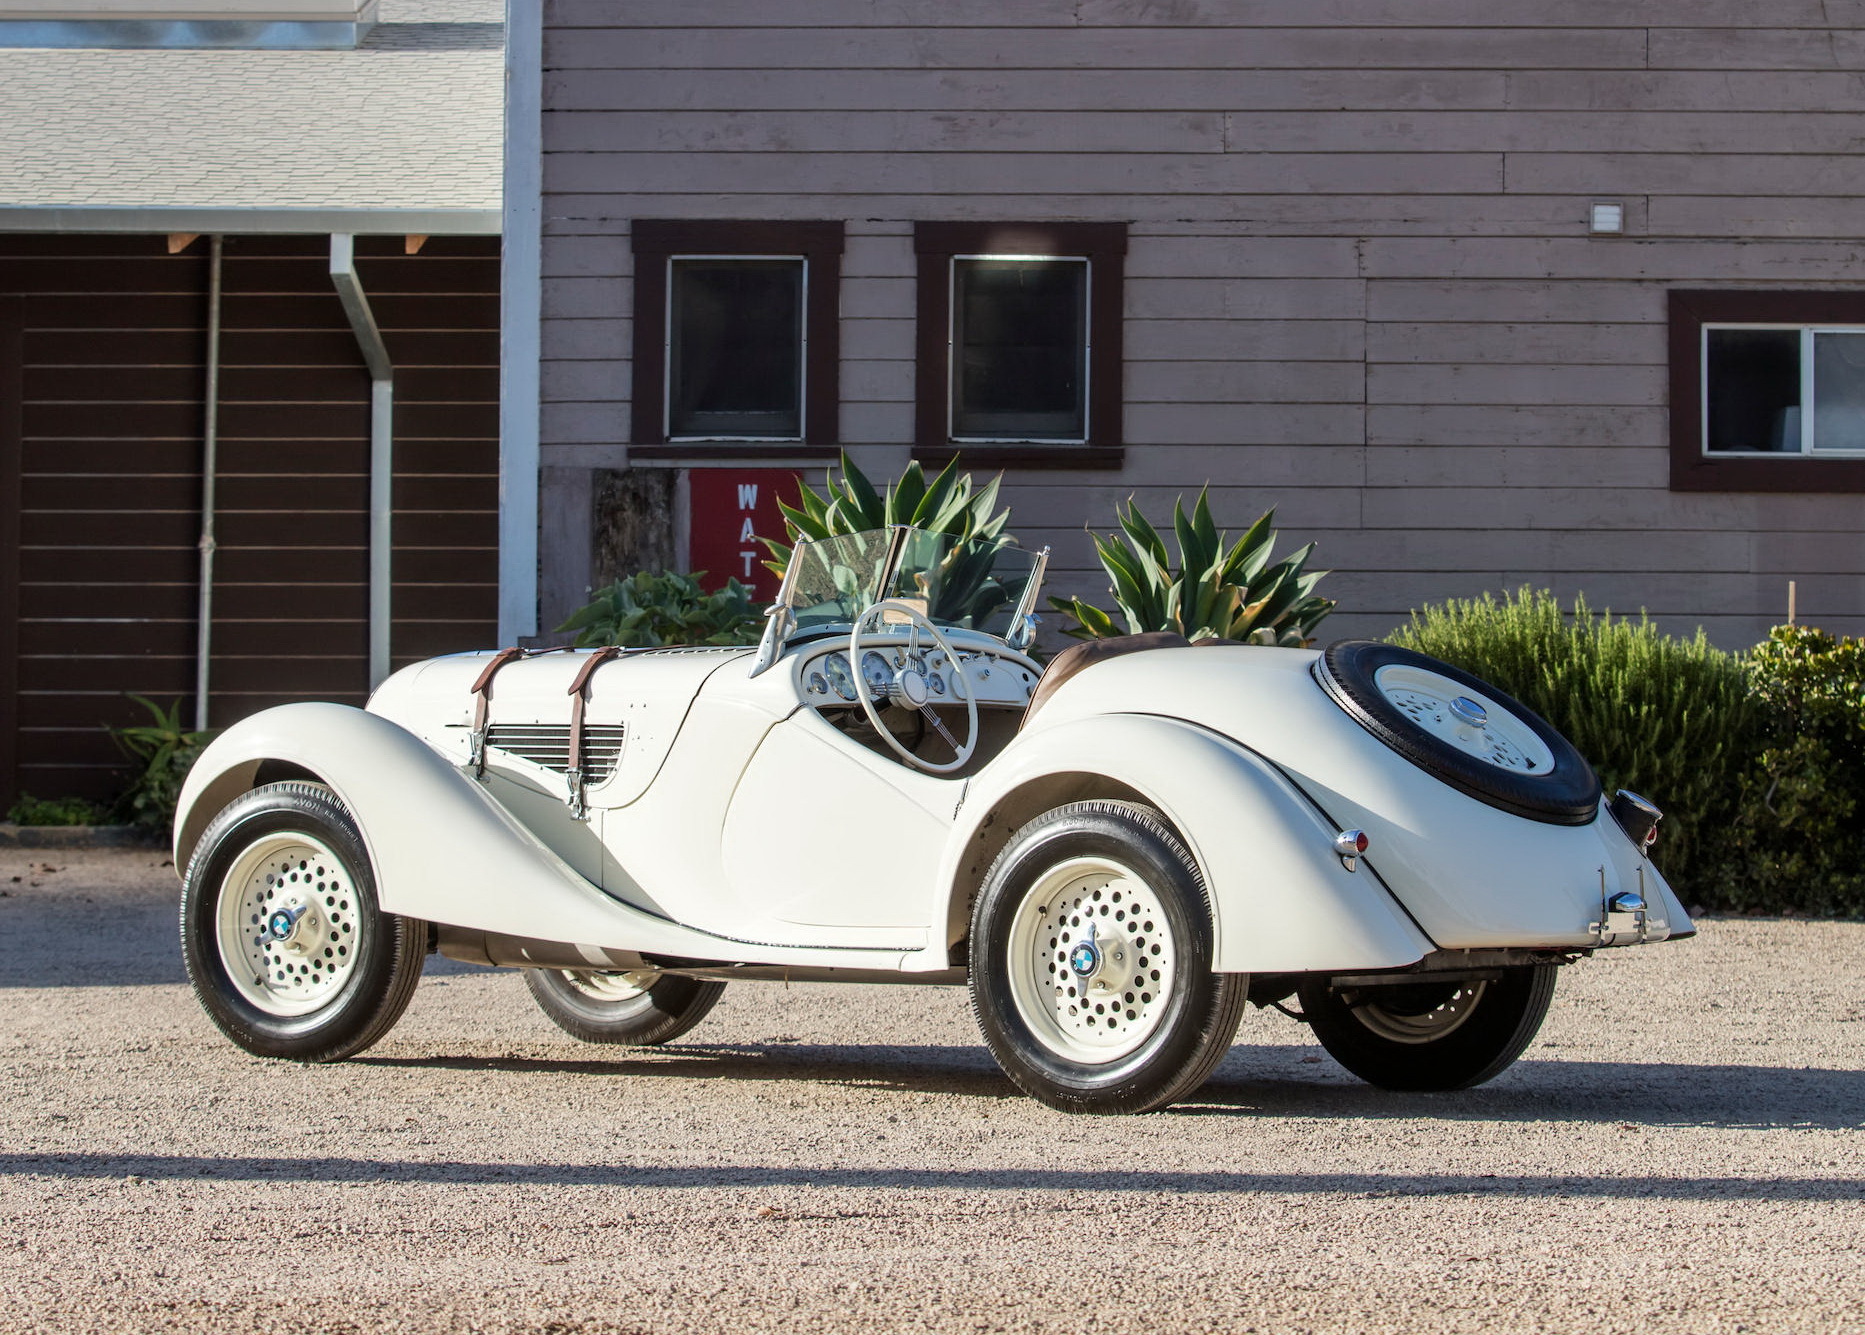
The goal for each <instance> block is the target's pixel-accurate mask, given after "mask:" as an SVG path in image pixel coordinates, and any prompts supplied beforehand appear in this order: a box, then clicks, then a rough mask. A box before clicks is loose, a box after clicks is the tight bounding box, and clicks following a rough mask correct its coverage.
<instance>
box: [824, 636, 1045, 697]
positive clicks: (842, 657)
mask: <svg viewBox="0 0 1865 1335" xmlns="http://www.w3.org/2000/svg"><path fill="white" fill-rule="evenodd" d="M908 657H909V655H908V652H907V649H906V648H905V646H902V647H900V648H893V647H891V646H876V647H873V648H864V649H863V650H862V651H861V662H860V665H859V671H860V672H861V675H862V677H863V678H864V679H865V681H866V682H867V685H868V690H869V693H870V694H871V695H872V696H874V698H875V699H876V700H877V701H879V700H885V699H887V698H889V697H890V696H892V695H893V693H894V677H895V674H896V673H898V672H899V671H900V670H901V669H902V668H905V667H907V666H908ZM911 657H912V659H913V664H912V665H913V666H914V667H916V668H917V669H918V670H919V671H920V672H921V673H922V674H924V676H925V678H926V688H927V692H928V694H929V696H930V700H929V703H931V704H934V705H937V704H941V703H951V704H962V703H964V700H965V697H966V696H967V695H971V696H973V697H975V698H976V700H977V701H978V703H979V704H981V705H1004V706H1010V707H1013V708H1018V709H1021V708H1022V707H1023V706H1024V705H1026V704H1028V703H1029V702H1030V692H1032V691H1033V690H1035V689H1036V674H1035V673H1034V672H1032V671H1031V670H1030V669H1029V668H1027V667H1025V666H1023V665H1022V664H1021V663H1018V662H1015V661H1012V660H1006V659H1000V658H998V657H996V656H995V655H992V654H989V653H977V652H972V653H968V652H966V651H964V650H960V651H959V655H958V661H957V662H953V661H952V660H950V659H948V658H947V657H946V655H945V653H944V652H943V651H942V650H940V649H938V648H935V647H933V646H930V645H928V646H926V648H925V649H924V650H923V651H922V652H919V653H916V654H913V655H911ZM800 671H801V676H802V683H803V696H804V699H805V701H806V702H807V703H809V704H812V705H815V706H817V707H819V708H820V707H824V706H830V707H833V706H836V705H852V704H856V703H857V702H858V701H859V699H860V697H859V696H858V695H857V694H856V693H855V672H856V671H857V668H856V667H855V666H854V665H852V664H850V662H849V659H848V650H847V648H846V647H837V648H834V649H827V650H825V651H823V652H822V653H819V654H816V655H815V656H813V657H811V658H808V659H806V660H804V662H803V665H802V667H801V669H800Z"/></svg>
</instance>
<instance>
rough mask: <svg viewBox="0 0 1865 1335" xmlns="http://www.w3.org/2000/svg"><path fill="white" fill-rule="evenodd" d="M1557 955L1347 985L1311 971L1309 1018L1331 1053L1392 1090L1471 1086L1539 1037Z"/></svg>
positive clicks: (1305, 992)
mask: <svg viewBox="0 0 1865 1335" xmlns="http://www.w3.org/2000/svg"><path fill="white" fill-rule="evenodd" d="M1555 973H1556V968H1555V966H1554V965H1552V964H1536V965H1527V966H1520V967H1513V968H1507V969H1497V970H1496V971H1495V976H1494V977H1491V978H1467V979H1452V980H1450V981H1447V982H1442V983H1433V982H1429V981H1422V980H1421V981H1418V982H1394V983H1390V984H1385V985H1382V986H1377V987H1366V986H1361V987H1338V986H1336V985H1335V984H1334V983H1333V982H1332V981H1331V980H1329V979H1328V978H1326V977H1324V976H1321V975H1310V976H1309V977H1307V978H1305V979H1303V980H1302V985H1301V988H1300V994H1301V999H1302V1018H1304V1019H1305V1020H1307V1021H1308V1023H1309V1026H1310V1027H1311V1028H1313V1030H1314V1031H1315V1037H1316V1038H1318V1039H1319V1040H1320V1041H1321V1045H1322V1046H1323V1047H1325V1048H1326V1049H1327V1050H1328V1053H1329V1055H1330V1056H1332V1057H1333V1058H1334V1060H1335V1061H1337V1062H1339V1063H1340V1064H1341V1065H1342V1066H1344V1067H1346V1068H1347V1069H1348V1070H1349V1071H1352V1072H1353V1073H1354V1074H1355V1075H1357V1076H1359V1077H1360V1078H1361V1079H1362V1080H1366V1081H1368V1082H1370V1083H1372V1084H1375V1085H1379V1086H1381V1087H1382V1088H1385V1089H1427V1090H1430V1089H1468V1088H1469V1087H1470V1086H1472V1085H1480V1084H1482V1083H1483V1082H1484V1081H1485V1080H1490V1079H1494V1078H1495V1077H1496V1076H1498V1075H1500V1074H1501V1073H1502V1072H1503V1071H1505V1070H1507V1069H1508V1067H1509V1065H1510V1063H1512V1062H1513V1061H1514V1060H1515V1059H1516V1058H1517V1057H1519V1056H1520V1055H1521V1054H1522V1050H1523V1049H1524V1048H1526V1047H1527V1046H1528V1045H1529V1043H1531V1042H1532V1041H1533V1040H1534V1037H1535V1034H1536V1032H1537V1031H1538V1030H1539V1029H1540V1028H1541V1021H1542V1017H1544V1016H1545V1015H1546V1014H1547V1013H1548V1002H1549V1001H1550V999H1552V998H1553V996H1554V976H1555Z"/></svg>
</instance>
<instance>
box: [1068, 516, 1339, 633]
mask: <svg viewBox="0 0 1865 1335" xmlns="http://www.w3.org/2000/svg"><path fill="white" fill-rule="evenodd" d="M1209 490H1210V488H1209V487H1208V486H1207V487H1205V488H1203V489H1201V490H1200V491H1199V492H1198V500H1197V502H1196V503H1195V504H1194V505H1193V506H1192V512H1191V514H1190V515H1189V516H1188V515H1186V513H1185V505H1184V498H1183V497H1180V498H1179V499H1178V500H1176V501H1174V502H1173V503H1172V528H1173V534H1174V536H1175V537H1176V538H1177V540H1178V548H1179V559H1178V564H1177V566H1176V567H1175V566H1174V565H1173V563H1172V559H1171V557H1170V555H1169V554H1168V553H1167V551H1166V543H1165V539H1163V538H1161V537H1160V536H1159V532H1158V530H1156V529H1155V528H1154V527H1153V526H1152V524H1150V523H1149V522H1147V519H1146V516H1145V515H1143V514H1141V513H1140V508H1139V506H1137V505H1135V504H1134V503H1133V501H1132V500H1131V499H1129V500H1128V502H1127V507H1126V509H1124V510H1122V509H1120V508H1118V507H1116V508H1115V510H1114V518H1115V519H1116V520H1118V521H1119V523H1120V527H1121V528H1122V529H1123V530H1125V533H1126V536H1125V537H1123V536H1121V534H1119V533H1110V534H1109V535H1108V536H1107V537H1105V538H1102V537H1101V536H1099V535H1098V534H1096V535H1091V536H1093V537H1094V550H1095V555H1096V556H1098V557H1100V559H1101V567H1102V569H1104V570H1106V571H1107V577H1108V580H1109V581H1110V588H1109V589H1108V592H1109V593H1111V594H1113V595H1114V601H1115V603H1117V604H1118V605H1119V608H1120V615H1121V617H1122V618H1123V619H1124V620H1125V622H1126V626H1125V627H1124V628H1122V627H1119V626H1116V625H1115V624H1114V618H1113V616H1112V615H1111V614H1110V613H1107V612H1104V611H1102V610H1101V609H1100V608H1098V607H1096V606H1094V605H1093V604H1091V603H1087V602H1084V601H1083V600H1082V599H1080V598H1051V599H1050V600H1049V605H1050V606H1051V607H1053V608H1054V609H1055V610H1056V611H1058V612H1061V613H1064V614H1065V615H1067V616H1070V617H1073V618H1074V620H1075V624H1074V625H1073V626H1068V627H1065V628H1064V631H1065V633H1067V634H1069V635H1072V636H1074V637H1075V638H1076V639H1079V640H1101V639H1107V638H1108V637H1110V636H1114V635H1137V634H1140V633H1142V632H1145V631H1156V630H1170V631H1177V632H1178V633H1179V634H1181V635H1183V636H1185V637H1186V638H1187V639H1190V640H1203V639H1220V640H1244V641H1247V642H1249V643H1251V644H1271V645H1275V644H1279V645H1287V646H1292V647H1296V648H1299V647H1301V646H1303V645H1306V644H1307V643H1308V642H1309V639H1310V636H1311V634H1312V632H1313V631H1314V628H1315V626H1316V625H1318V624H1319V623H1320V621H1321V619H1322V618H1323V617H1325V616H1326V615H1327V614H1328V613H1329V612H1332V611H1333V610H1334V603H1333V602H1332V601H1331V600H1329V599H1327V598H1319V597H1316V596H1314V587H1315V585H1316V584H1318V583H1320V582H1321V578H1322V576H1324V575H1326V574H1327V573H1328V572H1327V571H1325V570H1313V571H1311V570H1305V569H1303V567H1304V566H1305V565H1306V564H1307V562H1308V558H1309V557H1310V556H1311V555H1313V553H1314V550H1315V545H1314V544H1313V543H1312V542H1311V543H1309V544H1308V545H1307V546H1306V547H1303V548H1302V549H1301V550H1300V551H1298V552H1296V553H1295V554H1294V555H1292V556H1290V557H1288V558H1287V559H1286V560H1283V561H1279V562H1277V563H1276V564H1275V565H1273V566H1272V565H1270V564H1269V558H1270V556H1271V555H1272V554H1273V553H1274V551H1275V547H1276V531H1275V529H1274V528H1272V527H1271V524H1272V523H1273V522H1274V520H1275V517H1276V512H1275V511H1274V510H1270V511H1268V512H1267V513H1265V514H1264V515H1263V517H1262V518H1260V519H1258V520H1257V521H1256V522H1255V523H1254V524H1252V525H1251V526H1250V529H1249V531H1248V532H1247V533H1245V534H1244V535H1243V536H1242V537H1241V538H1239V539H1237V541H1236V543H1235V544H1234V545H1230V546H1226V543H1227V542H1228V541H1229V537H1230V535H1229V534H1220V533H1219V532H1218V531H1217V525H1215V524H1214V523H1212V522H1211V506H1210V502H1209V501H1208V499H1207V497H1206V492H1207V491H1209ZM1129 539H1130V540H1131V541H1129Z"/></svg>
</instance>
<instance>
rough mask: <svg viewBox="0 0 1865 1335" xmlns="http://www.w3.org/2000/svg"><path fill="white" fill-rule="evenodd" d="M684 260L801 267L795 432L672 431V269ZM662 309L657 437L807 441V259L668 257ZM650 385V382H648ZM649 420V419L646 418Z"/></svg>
mask: <svg viewBox="0 0 1865 1335" xmlns="http://www.w3.org/2000/svg"><path fill="white" fill-rule="evenodd" d="M686 260H788V261H794V262H795V263H797V264H800V265H802V266H803V284H802V289H801V291H799V292H798V294H797V321H798V323H799V324H800V325H801V326H802V329H801V331H800V333H799V337H798V339H797V429H796V433H795V434H794V435H787V436H726V435H704V436H676V435H675V434H674V432H673V361H674V358H673V294H674V281H673V267H674V265H675V264H678V263H681V262H682V261H686ZM665 286H666V289H667V290H666V295H665V298H664V300H665V305H666V309H665V310H664V311H663V312H662V314H661V436H662V438H663V439H664V440H666V442H667V443H668V444H669V445H703V444H709V443H718V444H731V443H734V442H738V443H752V442H759V441H762V442H776V443H783V444H789V443H794V442H801V441H804V440H807V439H809V256H807V255H745V254H740V253H737V252H734V253H731V254H719V255H715V254H697V253H696V254H690V255H669V256H668V257H667V273H666V279H665ZM649 383H650V384H652V383H653V382H652V381H650V382H649ZM649 420H652V419H649Z"/></svg>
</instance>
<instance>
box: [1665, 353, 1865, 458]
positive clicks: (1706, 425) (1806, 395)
mask: <svg viewBox="0 0 1865 1335" xmlns="http://www.w3.org/2000/svg"><path fill="white" fill-rule="evenodd" d="M1719 329H1791V330H1796V331H1798V332H1799V334H1800V449H1799V450H1798V451H1789V450H1782V451H1778V452H1777V451H1774V450H1712V449H1711V448H1710V334H1711V332H1712V331H1714V330H1719ZM1817 334H1865V327H1860V326H1857V325H1838V324H1835V325H1827V324H1769V323H1760V322H1753V321H1735V320H1724V321H1718V322H1717V323H1715V324H1710V323H1707V322H1706V323H1705V324H1704V325H1703V326H1702V328H1701V330H1700V331H1699V333H1698V339H1699V344H1698V348H1697V355H1698V358H1699V361H1698V366H1697V392H1698V394H1699V395H1701V401H1700V402H1699V404H1698V417H1699V420H1700V421H1701V422H1702V433H1703V434H1702V437H1701V439H1700V440H1699V442H1698V445H1699V448H1700V451H1701V453H1702V455H1703V457H1704V458H1706V459H1754V458H1763V459H1865V448H1861V449H1856V450H1834V449H1818V448H1816V447H1815V446H1814V443H1813V441H1814V434H1813V427H1814V422H1813V419H1814V415H1815V411H1816V407H1815V403H1814V398H1813V340H1814V336H1815V335H1817Z"/></svg>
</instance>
